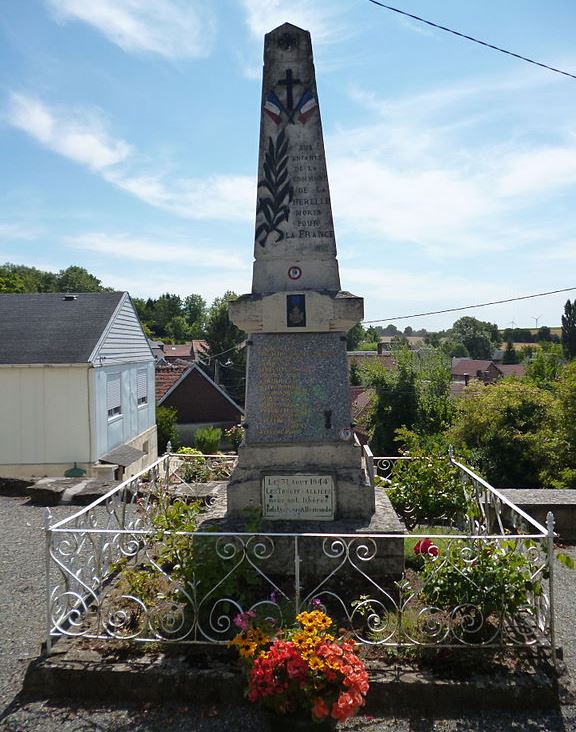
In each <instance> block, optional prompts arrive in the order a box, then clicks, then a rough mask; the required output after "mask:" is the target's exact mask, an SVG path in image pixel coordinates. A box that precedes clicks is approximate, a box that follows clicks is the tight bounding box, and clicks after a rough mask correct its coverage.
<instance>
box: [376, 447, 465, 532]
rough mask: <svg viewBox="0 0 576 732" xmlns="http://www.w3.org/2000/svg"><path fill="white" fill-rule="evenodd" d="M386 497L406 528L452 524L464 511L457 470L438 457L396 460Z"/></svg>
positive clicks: (462, 487) (448, 461)
mask: <svg viewBox="0 0 576 732" xmlns="http://www.w3.org/2000/svg"><path fill="white" fill-rule="evenodd" d="M387 493H388V498H390V501H391V503H392V505H393V506H394V509H395V510H396V512H397V513H398V514H399V515H400V516H402V518H403V519H404V521H405V522H406V523H407V524H408V525H409V526H416V525H417V524H433V523H435V522H438V521H443V522H453V521H455V520H456V519H457V517H458V515H459V514H463V513H465V512H466V509H467V499H466V493H465V490H464V485H463V483H462V481H461V480H460V478H459V473H458V469H457V468H456V467H455V466H454V465H452V463H451V462H450V460H449V459H448V458H445V457H440V456H438V455H432V456H429V457H424V456H416V457H414V458H413V459H412V460H398V461H397V462H396V464H395V465H394V468H393V470H392V475H391V478H390V488H389V489H388V491H387Z"/></svg>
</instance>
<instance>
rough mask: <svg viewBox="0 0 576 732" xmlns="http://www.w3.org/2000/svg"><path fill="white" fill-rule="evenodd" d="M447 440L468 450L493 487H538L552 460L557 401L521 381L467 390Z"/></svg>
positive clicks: (498, 383) (555, 441)
mask: <svg viewBox="0 0 576 732" xmlns="http://www.w3.org/2000/svg"><path fill="white" fill-rule="evenodd" d="M468 397H469V398H465V399H460V400H459V401H458V405H457V414H456V418H455V421H454V424H453V425H452V427H451V429H450V430H449V432H448V437H449V439H450V440H451V441H452V443H453V444H454V445H455V446H456V447H459V446H463V447H464V448H467V449H470V450H471V451H472V454H473V456H474V458H473V459H474V462H475V463H476V465H477V467H478V469H479V470H480V471H481V473H482V474H483V475H484V477H485V478H486V479H487V480H488V481H489V482H490V483H492V484H493V485H494V486H495V487H496V488H539V487H541V484H542V478H543V476H544V475H545V474H546V473H547V471H548V470H549V469H550V467H551V465H552V464H553V463H554V461H555V460H556V456H557V454H558V446H559V442H560V438H559V436H558V434H557V432H556V430H555V429H554V428H553V425H554V413H555V408H556V400H555V398H554V396H553V394H551V393H550V392H547V391H546V390H544V389H540V388H538V386H536V384H534V383H531V382H529V381H527V380H526V381H525V380H520V379H513V378H511V379H508V378H506V379H501V380H500V381H497V382H496V383H495V384H492V385H490V386H484V385H481V384H477V383H476V384H473V385H471V386H469V387H468Z"/></svg>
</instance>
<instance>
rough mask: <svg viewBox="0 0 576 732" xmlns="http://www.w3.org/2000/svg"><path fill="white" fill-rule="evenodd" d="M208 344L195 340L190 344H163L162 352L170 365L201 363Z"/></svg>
mask: <svg viewBox="0 0 576 732" xmlns="http://www.w3.org/2000/svg"><path fill="white" fill-rule="evenodd" d="M207 348H208V344H207V343H206V341H202V340H194V341H190V342H189V343H163V344H162V351H163V355H164V359H165V360H166V361H167V362H168V363H174V362H176V361H188V362H190V363H193V362H194V361H201V360H202V356H203V355H204V353H205V352H206V350H207Z"/></svg>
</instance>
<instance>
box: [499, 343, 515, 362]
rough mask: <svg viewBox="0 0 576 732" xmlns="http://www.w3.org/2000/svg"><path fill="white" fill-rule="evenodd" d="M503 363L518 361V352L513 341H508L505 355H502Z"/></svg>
mask: <svg viewBox="0 0 576 732" xmlns="http://www.w3.org/2000/svg"><path fill="white" fill-rule="evenodd" d="M502 363H503V364H514V363H518V354H517V353H516V350H515V348H514V346H513V344H512V341H508V343H507V344H506V349H505V351H504V355H503V356H502Z"/></svg>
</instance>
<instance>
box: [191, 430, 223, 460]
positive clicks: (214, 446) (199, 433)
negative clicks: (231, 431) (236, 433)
mask: <svg viewBox="0 0 576 732" xmlns="http://www.w3.org/2000/svg"><path fill="white" fill-rule="evenodd" d="M221 437H222V430H221V429H220V428H218V427H204V428H202V429H199V430H196V432H195V434H194V443H195V445H196V447H197V448H198V450H200V452H202V453H204V455H213V454H214V453H216V452H218V449H219V447H220V439H221Z"/></svg>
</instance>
